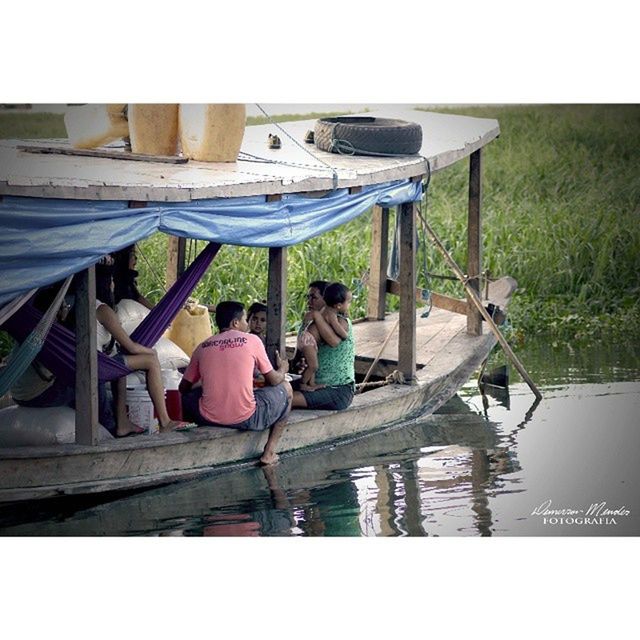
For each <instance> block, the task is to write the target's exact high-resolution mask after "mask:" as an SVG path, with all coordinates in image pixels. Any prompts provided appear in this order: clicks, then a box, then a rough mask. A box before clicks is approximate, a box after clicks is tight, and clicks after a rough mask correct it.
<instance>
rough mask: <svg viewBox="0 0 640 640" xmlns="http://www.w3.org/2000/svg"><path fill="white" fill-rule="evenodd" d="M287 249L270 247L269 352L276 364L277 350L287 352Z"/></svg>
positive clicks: (268, 292) (283, 353) (283, 355)
mask: <svg viewBox="0 0 640 640" xmlns="http://www.w3.org/2000/svg"><path fill="white" fill-rule="evenodd" d="M286 308H287V249H286V247H271V248H269V283H268V290H267V345H266V346H267V354H268V356H269V359H270V360H271V363H272V364H273V366H274V367H275V366H276V356H275V352H276V351H278V352H280V355H281V356H282V357H283V358H284V357H285V353H286V331H285V329H286Z"/></svg>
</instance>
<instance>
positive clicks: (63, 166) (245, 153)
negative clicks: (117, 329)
mask: <svg viewBox="0 0 640 640" xmlns="http://www.w3.org/2000/svg"><path fill="white" fill-rule="evenodd" d="M361 115H366V116H373V117H385V118H389V117H391V118H397V119H401V120H408V121H411V122H417V123H418V124H420V125H421V126H422V131H423V144H422V148H421V150H420V155H414V156H402V157H372V156H346V155H339V154H334V153H328V152H324V151H320V150H319V149H318V148H317V147H315V145H312V144H305V143H304V142H303V140H304V136H305V134H306V132H307V131H309V130H313V128H314V126H315V123H316V120H315V119H313V120H301V121H295V122H286V123H284V124H281V125H275V124H267V125H259V126H249V127H247V128H246V130H245V135H244V139H243V143H242V149H241V156H240V159H239V160H238V161H237V162H235V163H234V162H232V163H219V162H218V163H211V162H196V161H193V160H191V161H189V162H187V163H185V164H161V163H157V162H136V161H131V160H124V159H122V160H121V159H118V160H113V159H109V158H94V157H84V156H73V155H51V154H35V153H29V152H25V151H22V150H19V149H18V147H19V146H29V145H32V146H41V145H47V146H57V147H62V148H70V146H69V142H68V141H67V140H51V139H48V140H29V141H24V140H23V141H18V140H4V141H0V195H15V196H29V197H39V198H64V199H83V200H129V201H132V200H133V201H156V202H158V201H160V202H186V201H190V200H200V199H208V198H235V197H244V196H257V195H278V194H287V193H306V192H314V191H328V190H332V189H334V188H336V187H337V188H345V187H360V186H365V185H374V184H382V183H386V182H391V181H396V180H402V179H406V178H411V177H415V176H419V175H424V174H426V173H427V172H428V168H427V162H426V160H425V158H426V159H428V161H429V163H430V168H431V171H432V172H437V171H440V170H442V169H444V168H445V167H448V166H450V165H452V164H454V163H455V162H457V161H458V160H461V159H463V158H465V157H467V156H469V155H471V153H473V152H474V151H477V150H478V149H480V148H481V147H483V146H485V145H486V144H488V143H489V142H490V141H491V140H493V139H494V138H496V137H497V136H498V135H499V134H500V127H499V124H498V121H497V120H493V119H486V118H473V117H468V116H458V115H452V114H443V113H434V112H427V111H422V110H418V109H412V108H410V107H408V106H394V105H388V106H386V107H385V108H384V109H382V110H380V111H374V112H366V113H364V114H361ZM280 127H282V129H284V131H285V132H286V133H285V132H283V131H282V130H281V128H280ZM269 134H277V135H278V136H279V137H280V139H281V142H282V146H281V148H280V149H269V148H268V136H269ZM287 134H289V135H287ZM289 136H290V137H289ZM336 178H337V184H336V182H335V180H336Z"/></svg>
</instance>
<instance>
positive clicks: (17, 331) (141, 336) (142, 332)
mask: <svg viewBox="0 0 640 640" xmlns="http://www.w3.org/2000/svg"><path fill="white" fill-rule="evenodd" d="M220 246H221V245H219V244H216V243H213V242H212V243H209V244H208V245H207V246H206V247H205V248H204V250H203V251H202V252H201V253H200V254H199V255H198V257H197V258H196V259H195V260H194V261H193V262H192V263H191V265H190V266H189V268H188V269H187V270H186V271H185V272H184V273H183V274H182V275H181V276H180V277H179V278H178V280H176V282H175V284H174V285H173V286H172V287H171V288H170V289H169V291H168V292H167V293H166V294H165V295H164V296H163V298H162V299H161V300H160V302H159V303H158V304H157V305H156V306H155V307H154V308H153V309H152V310H151V312H150V313H149V315H148V316H147V317H146V318H144V320H143V321H142V322H141V323H140V325H139V326H138V327H137V328H136V329H135V331H133V332H132V334H131V339H132V340H134V341H135V342H138V343H139V344H141V345H143V346H144V347H152V346H153V345H154V344H155V343H156V342H157V341H158V339H159V338H160V337H161V336H162V334H163V333H164V332H165V330H166V328H167V327H168V326H169V325H170V324H171V322H172V321H173V319H174V318H175V317H176V315H177V314H178V311H180V309H181V308H182V306H183V305H184V303H185V302H186V300H187V298H188V297H189V295H190V294H191V292H192V291H193V289H194V288H195V286H196V284H197V283H198V281H199V280H200V278H202V276H203V275H204V272H205V271H206V270H207V267H208V266H209V265H210V264H211V262H212V260H213V259H214V257H215V256H216V254H217V253H218V251H219V249H220ZM41 319H42V313H41V312H40V311H38V310H37V309H35V308H34V307H33V306H31V305H25V306H23V307H22V308H21V309H20V310H19V311H17V312H16V313H14V315H13V316H12V317H11V318H9V320H7V321H6V322H5V324H4V326H3V328H4V329H5V330H6V331H8V332H9V333H10V334H11V335H12V336H13V337H14V338H16V340H24V339H25V338H26V336H27V334H28V332H29V331H31V330H32V328H33V327H35V326H36V325H37V324H38V322H39V321H40V320H41ZM75 344H76V338H75V334H74V333H73V332H72V331H70V330H69V329H67V328H66V327H63V326H62V325H61V324H59V323H57V322H54V323H53V325H52V327H51V330H50V331H49V335H48V336H47V339H46V340H45V342H44V345H43V346H42V350H41V352H40V355H39V357H38V359H39V360H40V362H42V364H43V365H44V366H45V367H47V369H49V370H50V371H51V372H52V373H54V374H55V375H56V376H57V377H58V378H59V379H60V380H61V381H62V382H64V383H65V384H67V385H69V386H73V385H74V384H75V371H76V368H75V366H76V363H75ZM130 373H131V369H129V368H128V367H126V366H125V365H123V364H121V363H120V362H118V361H117V360H114V359H113V358H110V357H109V356H107V355H105V354H104V353H101V352H100V351H99V352H98V379H99V380H100V382H106V381H109V380H116V379H117V378H122V377H123V376H126V375H128V374H130Z"/></svg>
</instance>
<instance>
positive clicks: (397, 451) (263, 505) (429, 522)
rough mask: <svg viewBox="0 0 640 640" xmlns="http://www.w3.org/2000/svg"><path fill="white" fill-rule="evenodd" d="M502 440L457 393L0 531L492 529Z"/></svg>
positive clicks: (45, 509) (13, 516)
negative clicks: (342, 431) (377, 427)
mask: <svg viewBox="0 0 640 640" xmlns="http://www.w3.org/2000/svg"><path fill="white" fill-rule="evenodd" d="M505 443H507V444H511V443H509V442H508V439H505V434H500V433H499V430H498V429H497V428H496V425H495V424H494V423H492V422H490V421H489V420H487V419H486V418H485V417H484V416H482V415H478V414H476V413H474V412H472V411H470V409H469V407H468V406H467V405H466V404H465V403H464V402H462V400H460V399H459V398H458V397H456V398H454V399H453V400H452V401H451V402H450V403H449V404H448V405H446V408H445V409H444V413H440V414H438V415H435V416H430V417H428V418H418V419H416V420H414V421H410V422H408V423H406V422H405V423H403V425H399V428H395V429H390V430H387V431H385V432H382V433H377V434H374V435H371V436H368V437H364V438H359V439H357V440H354V441H353V442H350V443H347V444H341V445H340V446H336V447H332V448H327V449H324V450H320V451H314V452H310V453H308V454H298V455H289V456H283V457H282V459H281V462H280V464H279V465H277V466H276V467H272V468H260V467H255V466H251V467H246V466H245V467H239V468H238V469H237V470H233V471H228V472H226V473H221V474H218V475H213V476H210V477H206V478H201V479H197V480H193V481H191V482H181V483H177V484H173V485H168V486H165V487H161V488H155V489H151V490H147V491H141V492H137V493H134V494H129V495H126V496H125V497H120V498H118V499H115V500H111V501H109V502H100V503H99V504H95V503H94V504H89V505H87V502H86V500H84V504H76V505H75V506H74V505H73V504H71V503H68V502H64V503H62V505H61V504H59V503H58V504H55V503H50V506H47V503H46V502H44V503H41V504H40V505H38V506H36V505H25V506H24V509H20V510H16V509H13V510H7V509H5V510H3V511H0V532H1V533H3V534H4V535H41V536H42V535H56V536H65V535H75V536H78V535H80V536H84V535H88V536H91V535H98V536H100V535H163V536H166V535H169V536H176V535H177V536H296V535H298V536H425V535H461V534H462V535H491V531H492V527H493V524H494V523H493V521H492V514H491V510H490V509H489V506H488V503H489V497H488V492H489V491H491V490H492V488H494V487H495V486H496V485H497V484H499V483H500V477H501V475H502V474H506V473H510V472H512V471H515V470H517V469H518V463H517V460H516V458H515V453H514V449H513V447H510V446H505ZM97 499H98V498H96V500H97ZM67 500H68V499H67ZM61 509H63V510H62V511H61ZM3 514H4V515H3Z"/></svg>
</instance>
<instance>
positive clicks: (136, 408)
mask: <svg viewBox="0 0 640 640" xmlns="http://www.w3.org/2000/svg"><path fill="white" fill-rule="evenodd" d="M126 404H127V414H128V416H129V420H131V422H133V424H136V425H138V426H139V427H142V428H143V429H149V433H150V434H153V433H158V431H159V430H160V427H159V425H158V420H157V418H156V417H155V416H154V411H153V402H151V398H150V397H149V393H148V392H147V389H146V388H145V387H144V386H141V385H135V386H131V387H130V386H129V385H127V403H126Z"/></svg>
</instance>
